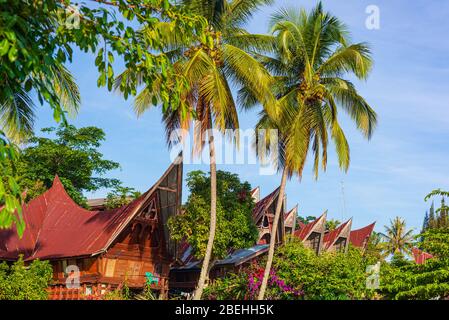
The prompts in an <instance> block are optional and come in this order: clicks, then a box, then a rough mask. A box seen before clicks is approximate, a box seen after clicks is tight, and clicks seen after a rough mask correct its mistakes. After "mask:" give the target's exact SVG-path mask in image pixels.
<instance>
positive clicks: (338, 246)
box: [335, 238, 346, 252]
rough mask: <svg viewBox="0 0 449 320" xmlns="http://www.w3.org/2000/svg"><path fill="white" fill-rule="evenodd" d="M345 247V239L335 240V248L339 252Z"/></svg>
mask: <svg viewBox="0 0 449 320" xmlns="http://www.w3.org/2000/svg"><path fill="white" fill-rule="evenodd" d="M345 249H346V239H345V238H338V240H337V242H335V250H336V251H339V252H343V251H345Z"/></svg>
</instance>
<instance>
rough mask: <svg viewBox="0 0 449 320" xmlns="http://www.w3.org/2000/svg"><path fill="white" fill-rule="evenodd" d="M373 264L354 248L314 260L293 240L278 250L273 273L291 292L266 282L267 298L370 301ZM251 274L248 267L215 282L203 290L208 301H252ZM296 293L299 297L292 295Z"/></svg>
mask: <svg viewBox="0 0 449 320" xmlns="http://www.w3.org/2000/svg"><path fill="white" fill-rule="evenodd" d="M260 262H261V263H263V261H260ZM376 262H377V261H376V260H375V259H373V258H372V257H369V256H368V257H367V256H364V255H363V253H362V252H361V251H360V250H359V249H356V248H350V249H349V252H348V253H346V254H345V253H323V254H321V255H318V256H317V255H316V254H315V252H313V251H312V250H310V249H308V248H305V247H304V246H303V244H302V243H301V242H300V241H299V240H297V239H295V238H293V239H291V241H288V242H287V243H286V244H284V245H282V246H280V247H279V248H278V249H277V251H276V253H275V256H274V260H273V270H274V271H275V274H276V277H277V278H279V279H282V282H284V283H286V284H288V286H289V287H291V288H294V290H293V291H287V292H286V291H285V290H282V287H280V286H276V285H273V283H271V282H270V281H269V286H268V288H267V294H266V296H267V297H268V298H269V299H306V300H348V299H370V298H372V297H373V296H374V294H375V292H374V290H371V289H367V288H366V278H367V274H366V267H367V266H368V265H371V264H374V263H376ZM256 269H257V268H256ZM261 271H262V272H263V269H262V268H261ZM254 272H256V273H257V270H255V267H254V266H251V267H249V268H248V269H247V270H245V271H244V272H239V273H237V274H229V275H227V276H226V277H225V278H223V279H217V280H215V281H214V282H213V283H212V284H211V286H210V287H208V288H207V289H206V296H207V297H208V298H209V299H241V298H248V297H251V289H250V288H251V285H250V281H251V280H250V279H252V277H251V275H253V274H254ZM298 290H299V291H300V292H301V294H300V295H298V294H295V292H297V291H298Z"/></svg>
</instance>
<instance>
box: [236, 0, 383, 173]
mask: <svg viewBox="0 0 449 320" xmlns="http://www.w3.org/2000/svg"><path fill="white" fill-rule="evenodd" d="M270 27H271V30H272V33H273V39H272V47H271V48H267V49H266V50H260V52H259V53H258V54H257V55H256V57H257V58H258V60H259V61H260V62H261V63H262V64H263V65H264V66H265V67H266V68H267V69H268V70H269V71H270V72H271V73H272V74H273V75H274V76H275V78H274V83H273V84H272V85H271V88H272V91H273V94H274V95H275V96H276V97H277V101H276V103H275V104H273V106H266V105H264V107H265V108H264V112H263V113H262V114H261V117H260V119H259V122H258V123H257V125H256V127H257V129H273V128H275V129H277V130H278V132H279V138H280V139H279V140H278V142H279V144H278V148H277V149H276V151H277V154H273V150H271V151H270V150H268V153H271V155H272V156H275V159H274V160H275V161H276V164H277V165H279V167H282V168H286V169H287V171H288V173H289V176H291V175H293V174H297V175H298V176H301V175H302V171H303V169H304V165H305V162H306V159H307V157H308V154H309V152H310V153H311V155H312V157H313V170H314V174H315V177H318V172H319V168H320V167H322V169H323V170H325V169H326V165H327V149H328V145H329V140H333V142H334V145H335V148H336V154H337V156H338V162H339V166H340V167H341V168H342V169H343V170H347V169H348V167H349V163H350V150H349V144H348V141H347V139H346V137H345V134H344V131H343V129H342V128H341V127H340V124H339V120H338V112H339V111H340V110H342V111H344V112H345V113H347V114H348V115H349V116H350V117H351V118H352V120H353V122H354V123H355V125H356V126H357V128H358V129H359V130H360V131H361V132H362V133H363V134H364V136H365V137H367V138H370V137H371V135H372V133H373V131H374V128H375V126H376V122H377V118H376V113H375V111H374V110H373V109H372V108H371V106H370V105H369V104H368V103H367V102H366V101H365V99H364V98H363V97H362V96H361V95H360V94H359V93H358V92H357V89H356V88H355V86H354V84H353V83H351V82H350V81H349V80H347V79H345V77H351V76H355V77H356V78H358V79H366V78H367V77H368V75H369V73H370V70H371V67H372V64H373V61H372V58H371V52H370V49H369V47H368V45H367V44H366V43H351V42H350V36H349V32H348V31H347V29H346V27H345V25H344V24H343V23H342V22H341V21H340V20H339V19H338V18H337V17H335V16H333V15H331V14H330V13H328V12H326V11H325V10H324V9H323V6H322V4H321V3H319V4H318V5H317V6H316V7H315V8H314V9H313V10H311V11H310V12H306V10H305V9H302V10H298V9H295V8H288V9H280V10H279V11H278V12H276V13H275V14H274V15H273V17H272V19H271V21H270ZM264 51H265V52H264ZM239 97H240V100H241V101H243V104H244V105H245V106H246V107H252V106H254V105H256V104H255V102H257V99H255V97H254V95H253V94H252V93H251V92H249V91H248V90H240V92H239ZM267 140H268V139H267ZM269 144H270V141H262V142H261V143H260V145H262V146H263V147H264V148H263V150H265V149H266V148H265V147H268V146H269ZM261 155H264V154H261Z"/></svg>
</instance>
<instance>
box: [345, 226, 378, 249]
mask: <svg viewBox="0 0 449 320" xmlns="http://www.w3.org/2000/svg"><path fill="white" fill-rule="evenodd" d="M375 225H376V222H373V223H371V224H369V225H367V226H366V227H363V228H360V229H357V230H351V233H350V234H349V242H350V243H351V244H352V245H353V246H354V247H358V248H362V247H363V244H364V242H365V240H366V239H367V238H369V237H370V236H371V234H372V233H373V230H374V226H375Z"/></svg>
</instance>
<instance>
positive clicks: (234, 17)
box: [115, 0, 272, 300]
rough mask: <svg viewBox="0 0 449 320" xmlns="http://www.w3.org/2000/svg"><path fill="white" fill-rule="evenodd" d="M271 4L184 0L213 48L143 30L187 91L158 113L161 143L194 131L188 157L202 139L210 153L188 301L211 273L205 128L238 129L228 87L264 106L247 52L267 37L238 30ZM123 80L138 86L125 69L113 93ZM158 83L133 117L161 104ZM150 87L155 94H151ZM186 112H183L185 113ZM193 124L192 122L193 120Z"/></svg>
mask: <svg viewBox="0 0 449 320" xmlns="http://www.w3.org/2000/svg"><path fill="white" fill-rule="evenodd" d="M270 2H271V0H239V1H226V0H217V1H208V0H185V1H181V5H183V6H184V8H185V9H187V10H189V11H190V12H192V13H193V14H196V15H199V16H202V17H204V18H206V19H207V21H208V22H209V25H208V29H207V32H206V34H207V35H208V36H209V37H210V38H209V39H212V41H213V45H209V46H207V45H204V44H203V43H200V42H199V41H192V39H186V38H185V37H184V35H183V34H179V33H175V32H173V30H172V28H171V25H170V23H168V22H162V23H160V24H159V25H158V26H157V28H156V30H147V29H143V30H142V34H143V35H145V33H146V32H158V33H159V34H160V36H161V37H162V41H163V42H164V47H165V48H164V49H163V51H164V52H165V53H166V54H167V56H168V57H170V59H171V60H172V62H173V65H174V70H175V71H176V72H177V74H179V78H178V79H173V81H180V79H184V80H185V81H186V82H187V86H186V87H187V89H186V90H185V91H184V92H181V93H180V94H179V93H178V94H179V95H180V104H181V105H184V106H185V108H168V110H166V111H165V112H164V113H163V120H164V123H165V128H166V134H167V141H168V144H169V147H170V146H171V145H172V144H173V143H176V142H178V143H180V142H182V139H183V138H184V137H183V136H182V135H181V136H179V137H178V139H177V141H175V142H173V133H174V132H176V131H175V130H177V129H184V130H190V129H191V128H192V127H193V129H194V130H193V131H194V142H195V145H194V152H195V153H196V154H200V153H201V152H202V151H203V148H204V146H205V141H206V139H208V146H209V153H210V177H211V199H210V207H211V212H210V217H211V218H210V226H209V237H208V243H207V247H206V251H205V256H204V259H203V264H202V268H201V273H200V277H199V280H198V285H197V288H196V290H195V296H194V299H196V300H198V299H201V296H202V292H203V288H204V285H205V282H206V279H207V277H208V274H209V271H210V269H211V268H212V265H210V258H211V255H212V250H213V242H214V238H215V228H216V202H217V195H216V193H217V189H216V183H217V182H216V159H215V157H216V155H215V143H214V135H213V131H212V130H211V129H217V130H218V131H220V132H224V131H225V129H237V128H238V127H239V122H238V114H237V108H236V104H235V102H234V98H233V96H232V93H231V82H232V84H234V85H236V86H237V87H244V88H246V90H247V91H248V92H251V93H252V94H253V95H254V96H255V97H257V99H258V100H259V101H262V102H264V103H265V104H267V105H268V103H267V102H268V101H269V99H270V97H271V96H272V95H271V92H270V90H269V82H270V81H271V77H270V75H269V73H268V72H267V71H266V70H265V69H264V68H263V67H262V66H261V64H260V63H259V62H258V61H257V60H256V59H255V58H254V57H253V56H252V55H251V54H249V53H248V50H251V49H253V48H255V47H263V46H269V45H270V44H269V42H265V41H267V40H270V39H271V37H270V36H263V35H252V34H249V33H248V32H246V31H245V30H244V29H243V26H244V24H245V23H246V21H247V20H248V19H249V18H250V17H251V16H252V14H253V13H254V12H255V11H256V10H257V8H258V7H259V6H261V5H264V4H267V3H270ZM129 77H136V79H138V80H140V81H141V84H144V82H143V76H142V75H141V74H135V72H134V70H130V69H128V70H125V72H123V73H122V74H121V75H120V76H119V77H118V78H117V80H116V83H115V88H116V89H117V90H120V87H121V84H123V83H125V82H126V81H127V79H128V78H129ZM160 83H162V81H159V80H157V81H156V82H153V86H151V87H149V86H148V87H144V88H143V89H142V91H141V92H140V93H139V94H138V95H137V96H136V99H135V101H134V109H135V111H136V113H137V114H138V115H141V114H142V113H143V112H145V111H146V110H148V109H149V108H151V106H152V105H158V104H160V103H161V101H162V99H161V96H160V91H158V90H157V88H158V86H159V84H160ZM155 88H156V89H155ZM185 110H187V112H186V111H185ZM193 120H195V121H193Z"/></svg>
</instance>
